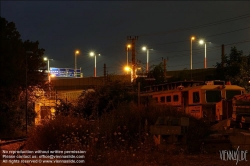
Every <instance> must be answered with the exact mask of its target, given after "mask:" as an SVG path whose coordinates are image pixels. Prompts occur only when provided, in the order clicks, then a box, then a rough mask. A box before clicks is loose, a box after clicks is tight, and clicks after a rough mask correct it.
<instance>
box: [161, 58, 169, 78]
mask: <svg viewBox="0 0 250 166" xmlns="http://www.w3.org/2000/svg"><path fill="white" fill-rule="evenodd" d="M162 61H163V73H164V81H165V80H166V77H167V61H168V58H167V59H165V58H164V59H163V57H162Z"/></svg>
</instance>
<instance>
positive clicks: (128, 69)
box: [124, 66, 133, 82]
mask: <svg viewBox="0 0 250 166" xmlns="http://www.w3.org/2000/svg"><path fill="white" fill-rule="evenodd" d="M124 70H125V71H126V72H127V73H128V72H130V76H131V82H133V77H132V69H131V68H130V67H129V66H125V67H124Z"/></svg>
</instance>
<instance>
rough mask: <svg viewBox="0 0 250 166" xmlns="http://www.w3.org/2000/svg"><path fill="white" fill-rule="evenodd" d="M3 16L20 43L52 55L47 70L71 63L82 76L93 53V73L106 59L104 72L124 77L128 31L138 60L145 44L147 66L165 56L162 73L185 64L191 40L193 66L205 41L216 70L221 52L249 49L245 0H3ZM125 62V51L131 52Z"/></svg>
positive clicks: (199, 63)
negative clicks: (33, 43) (32, 43)
mask: <svg viewBox="0 0 250 166" xmlns="http://www.w3.org/2000/svg"><path fill="white" fill-rule="evenodd" d="M1 16H2V17H4V18H6V19H7V21H9V22H14V23H15V24H16V28H17V30H18V31H19V32H20V34H21V38H22V39H23V40H28V39H29V40H31V41H39V42H40V48H44V49H45V56H47V57H49V58H51V59H53V61H50V67H61V68H74V56H75V54H74V52H75V50H77V49H78V50H79V51H80V55H79V56H77V67H78V68H79V67H81V69H82V72H83V75H84V76H85V77H87V76H93V72H94V71H93V70H94V69H93V68H94V58H93V57H90V56H89V52H90V51H94V52H95V53H96V54H101V56H100V57H97V76H101V75H103V64H104V63H106V65H107V70H108V73H109V74H124V73H125V72H124V71H123V66H124V65H125V64H126V49H125V47H126V44H128V43H129V41H128V40H127V36H132V37H133V36H139V38H138V41H136V53H137V54H136V59H138V62H140V63H141V65H142V66H143V67H144V68H145V66H146V52H143V51H142V49H141V47H142V46H147V47H148V48H152V49H153V50H152V51H150V52H149V65H153V64H155V65H157V64H159V63H160V62H161V60H162V57H163V58H165V59H167V58H168V62H167V70H183V69H184V68H188V69H190V45H191V44H190V43H191V42H190V38H191V36H192V35H193V36H195V37H196V40H195V41H193V44H192V45H193V47H192V48H193V49H192V50H193V69H196V68H203V67H204V45H199V43H198V40H199V39H201V38H203V39H205V40H206V41H207V42H211V43H209V44H207V66H208V67H214V65H215V64H216V62H219V61H220V59H221V57H220V56H221V45H222V44H224V45H225V53H226V54H227V55H228V54H229V53H230V48H231V47H232V46H236V47H237V48H238V49H239V50H242V51H243V52H244V54H245V55H248V54H249V53H250V2H249V1H221V2H214V1H210V2H209V1H208V2H199V1H191V2H184V1H176V2H171V1H158V2H155V1H138V2H133V1H117V2H112V1H102V2H98V1H92V2H89V1H74V2H71V1H53V2H50V1H34V2H32V1H24V2H18V1H1ZM129 60H130V61H131V56H130V57H129Z"/></svg>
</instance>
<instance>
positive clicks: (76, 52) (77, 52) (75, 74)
mask: <svg viewBox="0 0 250 166" xmlns="http://www.w3.org/2000/svg"><path fill="white" fill-rule="evenodd" d="M79 53H80V52H79V51H78V50H76V51H75V72H74V76H75V77H77V73H76V70H77V63H76V55H77V54H79Z"/></svg>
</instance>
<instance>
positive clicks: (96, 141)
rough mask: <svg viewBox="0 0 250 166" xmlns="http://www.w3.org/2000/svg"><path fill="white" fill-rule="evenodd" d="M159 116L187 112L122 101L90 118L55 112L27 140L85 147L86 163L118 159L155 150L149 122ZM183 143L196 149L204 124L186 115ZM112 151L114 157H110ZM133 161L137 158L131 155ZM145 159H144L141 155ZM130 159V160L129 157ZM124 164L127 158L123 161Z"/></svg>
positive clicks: (48, 146)
mask: <svg viewBox="0 0 250 166" xmlns="http://www.w3.org/2000/svg"><path fill="white" fill-rule="evenodd" d="M160 116H161V117H162V116H173V117H180V116H187V115H184V114H183V113H181V112H177V111H176V110H175V109H174V108H172V107H167V106H156V105H150V106H148V107H144V106H140V107H138V106H136V105H135V104H132V103H131V104H127V103H122V104H120V105H119V106H118V109H117V110H113V111H111V112H108V113H104V114H103V115H102V116H101V117H100V118H99V119H98V120H95V121H93V120H92V121H90V120H85V119H81V118H76V117H72V116H70V115H69V116H57V117H56V118H55V119H54V120H51V121H49V122H47V123H45V124H44V125H42V126H37V127H35V128H33V130H32V131H31V132H30V135H29V140H28V143H27V145H28V146H27V148H28V149H33V150H86V151H87V154H86V156H85V157H86V163H89V164H90V165H91V164H94V163H96V162H97V163H102V164H103V162H108V163H109V164H110V163H119V162H124V161H126V160H127V159H128V158H131V157H132V158H133V155H138V154H141V155H142V156H143V155H144V154H150V153H152V152H156V147H155V145H154V141H153V136H152V135H151V134H150V132H149V126H150V125H154V124H155V122H156V120H157V118H158V117H160ZM189 121H190V126H189V130H188V131H189V132H188V135H187V146H188V150H189V152H192V153H194V152H198V151H199V147H198V148H197V145H198V144H197V141H199V139H202V138H203V137H204V136H205V135H206V134H207V133H208V132H209V130H208V126H207V125H206V124H205V123H204V122H202V121H200V120H197V119H195V118H192V117H190V120H189ZM113 155H116V156H117V157H118V158H116V159H114V158H113ZM134 159H135V160H136V161H137V159H136V158H134ZM145 160H146V159H145ZM130 162H131V161H130ZM127 164H129V163H128V161H127Z"/></svg>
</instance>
